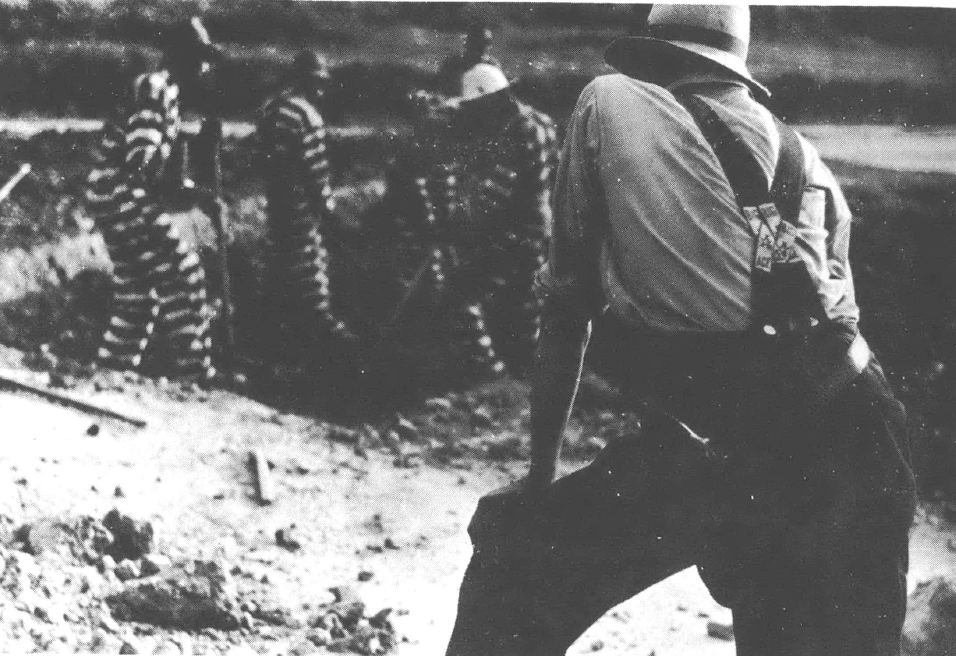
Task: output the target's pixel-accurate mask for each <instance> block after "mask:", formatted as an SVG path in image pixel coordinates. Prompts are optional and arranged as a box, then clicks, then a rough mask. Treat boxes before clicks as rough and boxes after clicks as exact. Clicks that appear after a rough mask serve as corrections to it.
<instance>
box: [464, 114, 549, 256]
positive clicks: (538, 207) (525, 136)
mask: <svg viewBox="0 0 956 656" xmlns="http://www.w3.org/2000/svg"><path fill="white" fill-rule="evenodd" d="M514 104H515V106H516V111H514V113H513V116H512V117H511V118H510V120H508V121H507V122H506V123H505V126H504V128H503V129H502V131H501V132H500V133H499V134H498V135H496V136H495V137H494V138H493V139H492V142H491V143H487V144H482V145H479V146H477V147H475V148H471V147H469V148H468V149H467V150H466V152H465V157H464V161H463V163H462V166H461V168H460V171H459V173H460V177H461V185H462V190H461V196H462V203H463V205H462V210H463V212H461V213H459V217H458V219H457V221H458V223H460V224H461V227H462V228H463V229H464V231H465V232H466V233H468V232H475V231H479V232H481V233H482V234H483V235H485V236H488V235H490V236H491V238H492V239H493V240H494V241H497V242H498V243H505V242H516V241H517V242H524V243H528V242H535V246H536V247H537V248H541V241H542V240H544V239H545V238H546V237H547V235H548V232H549V230H550V226H551V187H552V185H553V182H554V174H555V169H556V165H557V157H558V151H557V133H556V130H555V126H554V122H553V121H552V120H551V119H550V118H549V117H548V116H547V115H545V114H543V113H541V112H539V111H537V110H535V109H534V108H532V107H530V106H528V105H526V104H524V103H521V102H515V103H514ZM489 207H492V208H493V209H492V211H490V212H489V211H488V209H489Z"/></svg>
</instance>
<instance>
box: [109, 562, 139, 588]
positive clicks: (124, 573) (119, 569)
mask: <svg viewBox="0 0 956 656" xmlns="http://www.w3.org/2000/svg"><path fill="white" fill-rule="evenodd" d="M114 573H115V574H116V578H118V579H119V580H120V581H124V582H125V581H129V580H131V579H138V578H139V576H140V573H141V572H140V569H139V564H138V563H137V562H136V561H134V560H130V559H128V558H127V559H125V560H121V561H120V563H119V564H118V565H117V566H116V569H115V570H114Z"/></svg>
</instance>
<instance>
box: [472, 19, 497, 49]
mask: <svg viewBox="0 0 956 656" xmlns="http://www.w3.org/2000/svg"><path fill="white" fill-rule="evenodd" d="M467 43H468V45H470V46H480V47H484V46H487V45H488V44H489V43H491V29H490V28H489V27H488V26H487V25H484V24H483V23H472V24H471V25H469V26H468V32H467Z"/></svg>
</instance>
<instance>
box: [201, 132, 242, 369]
mask: <svg viewBox="0 0 956 656" xmlns="http://www.w3.org/2000/svg"><path fill="white" fill-rule="evenodd" d="M200 140H201V141H207V140H208V145H209V148H210V149H211V153H210V157H209V165H210V166H211V167H212V171H211V172H210V177H209V182H210V185H211V189H210V192H211V193H210V197H211V198H210V202H209V208H208V211H209V218H210V219H212V224H213V228H214V229H215V231H216V252H217V254H218V267H219V285H220V288H219V296H220V300H221V302H222V308H221V311H220V312H221V314H220V315H219V320H220V335H221V338H222V362H221V363H220V366H221V369H222V372H223V376H224V378H225V380H226V381H227V385H228V384H231V382H232V380H233V365H234V357H233V351H234V349H235V335H234V333H233V326H232V279H231V277H230V275H229V217H228V215H227V214H226V208H225V200H224V197H223V187H222V159H221V152H222V120H220V119H219V118H207V119H206V120H205V121H204V123H203V127H202V134H201V137H200Z"/></svg>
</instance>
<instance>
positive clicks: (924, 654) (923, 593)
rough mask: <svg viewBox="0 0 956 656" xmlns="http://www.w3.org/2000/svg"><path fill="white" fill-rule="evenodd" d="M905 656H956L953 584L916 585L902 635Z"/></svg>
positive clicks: (944, 581) (938, 580) (955, 583)
mask: <svg viewBox="0 0 956 656" xmlns="http://www.w3.org/2000/svg"><path fill="white" fill-rule="evenodd" d="M904 646H905V649H904V653H905V654H906V656H956V581H951V580H947V579H945V578H942V577H938V578H935V579H932V580H930V581H925V582H923V583H920V584H919V585H918V586H917V587H916V590H915V591H914V592H913V594H911V595H910V598H909V603H908V604H907V608H906V627H905V634H904Z"/></svg>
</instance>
